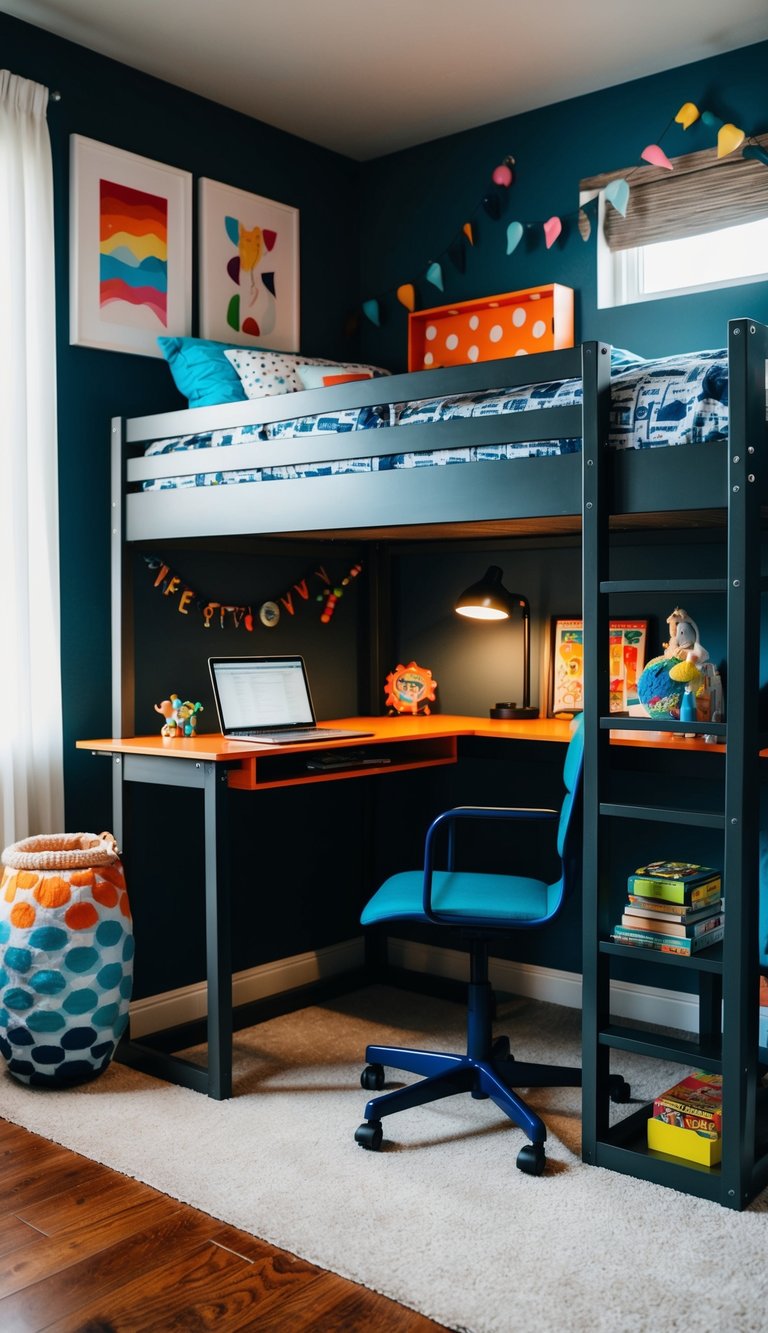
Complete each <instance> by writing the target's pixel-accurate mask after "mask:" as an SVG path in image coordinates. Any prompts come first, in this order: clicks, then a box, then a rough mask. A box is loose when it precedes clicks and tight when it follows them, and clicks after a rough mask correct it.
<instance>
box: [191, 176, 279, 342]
mask: <svg viewBox="0 0 768 1333" xmlns="http://www.w3.org/2000/svg"><path fill="white" fill-rule="evenodd" d="M200 334H201V336H202V337H203V338H211V339H214V340H215V341H218V342H226V343H230V344H232V343H235V344H238V345H240V346H243V347H268V348H270V349H271V350H272V351H276V352H296V351H298V347H299V210H298V208H291V207H289V205H287V204H279V203H276V202H275V201H274V200H273V199H263V198H262V197H261V195H258V194H250V193H249V192H248V191H247V190H237V189H235V188H234V187H233V186H231V185H222V184H220V183H219V182H218V181H212V180H201V181H200Z"/></svg>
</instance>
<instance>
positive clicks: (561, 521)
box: [113, 331, 740, 542]
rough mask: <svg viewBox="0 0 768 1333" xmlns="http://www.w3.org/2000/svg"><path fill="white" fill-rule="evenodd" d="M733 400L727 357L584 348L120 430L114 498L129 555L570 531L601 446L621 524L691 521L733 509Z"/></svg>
mask: <svg viewBox="0 0 768 1333" xmlns="http://www.w3.org/2000/svg"><path fill="white" fill-rule="evenodd" d="M733 336H734V337H738V336H740V335H739V333H737V332H735V331H734V334H733ZM728 387H729V386H728V369H727V355H726V353H725V352H722V353H717V352H707V353H701V354H697V355H695V356H692V357H691V356H689V357H685V358H666V359H664V360H663V361H657V362H642V361H641V360H640V359H639V358H637V357H633V356H632V355H631V354H628V353H616V352H615V351H614V350H613V349H611V348H609V347H608V346H606V345H604V344H600V343H585V344H583V345H582V346H579V347H575V348H570V349H565V350H560V351H555V352H544V353H539V354H536V355H531V356H518V357H512V358H508V359H503V360H498V361H491V362H484V363H480V364H475V365H462V366H455V367H451V368H444V369H438V370H428V371H423V370H422V371H416V372H413V373H410V374H405V375H392V376H381V377H378V378H375V379H370V380H366V381H361V382H357V383H352V384H344V385H340V386H336V387H328V388H322V389H313V390H308V391H304V392H297V393H290V394H283V395H280V396H279V397H268V398H263V399H258V400H255V401H253V400H248V401H245V402H236V403H227V404H223V405H221V406H214V407H196V408H193V409H189V410H187V411H181V412H172V413H164V414H161V415H156V416H151V417H140V418H134V419H132V420H129V421H125V422H123V421H120V420H116V421H115V423H113V445H114V448H115V451H116V452H115V453H113V458H114V473H113V476H114V482H115V486H116V487H118V478H119V479H120V480H119V495H117V496H115V498H116V499H117V500H118V501H119V503H120V505H121V506H122V505H123V504H124V526H125V537H126V539H127V540H128V541H129V542H135V541H158V540H164V539H169V540H175V539H180V538H185V539H186V538H199V537H227V536H236V535H244V534H254V533H258V534H262V535H286V534H292V535H296V536H298V535H302V536H303V535H310V534H323V533H325V534H328V533H332V534H336V535H338V534H339V533H341V532H344V533H348V534H349V535H355V536H358V537H359V536H368V537H376V538H381V537H382V536H387V535H388V536H396V535H415V534H417V533H418V535H421V536H424V535H432V534H438V533H439V532H440V530H441V529H444V528H446V527H450V528H451V531H452V533H454V534H455V533H460V532H464V533H468V532H470V531H471V530H475V531H477V532H478V533H479V532H482V533H483V534H486V533H491V532H499V531H508V530H509V529H508V525H510V524H512V525H514V530H515V531H521V530H522V528H523V526H524V525H527V526H529V527H531V528H532V529H533V530H536V531H539V532H541V531H550V532H568V531H571V532H575V531H578V529H579V526H580V513H581V458H580V453H581V444H582V438H583V436H584V434H585V433H587V434H589V433H590V432H592V433H594V434H595V436H596V437H597V436H599V437H600V438H601V439H607V440H608V442H609V444H610V445H612V446H615V451H616V455H617V457H616V466H615V467H613V468H612V469H611V474H612V481H611V485H612V495H611V508H612V511H613V512H614V513H615V514H616V515H621V516H624V517H625V519H626V521H627V523H628V524H631V523H632V521H633V517H634V521H638V517H639V516H640V515H644V516H647V515H649V514H653V513H656V512H658V511H664V512H665V513H666V514H667V515H668V516H669V518H668V520H667V521H671V516H672V515H673V514H677V515H678V516H680V521H683V522H695V521H697V517H696V516H697V513H698V512H699V511H702V510H705V511H711V510H713V509H717V508H722V507H723V506H724V503H725V497H724V483H723V477H724V466H725V440H726V437H727V433H728V424H727V420H728V406H727V404H728ZM677 444H682V445H685V446H686V447H685V448H684V449H682V450H680V449H678V448H675V447H671V446H673V445H677ZM693 445H695V446H696V447H697V448H698V447H699V446H700V448H701V450H702V451H703V450H706V458H707V462H706V465H705V466H703V467H702V466H699V465H698V463H697V465H696V466H695V467H692V466H691V461H692V459H691V454H690V448H689V447H688V446H693ZM666 446H670V447H666ZM698 457H699V454H698V453H697V459H698ZM457 463H462V464H464V465H462V466H460V467H457V466H455V464H457ZM466 464H469V465H468V466H467V465H466ZM123 477H124V478H125V490H123V481H122V478H123ZM643 521H644V522H648V521H649V520H648V519H647V518H645V519H644V520H643Z"/></svg>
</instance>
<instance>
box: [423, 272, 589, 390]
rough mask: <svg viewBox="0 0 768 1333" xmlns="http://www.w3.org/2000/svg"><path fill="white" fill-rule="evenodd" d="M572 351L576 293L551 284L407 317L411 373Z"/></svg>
mask: <svg viewBox="0 0 768 1333" xmlns="http://www.w3.org/2000/svg"><path fill="white" fill-rule="evenodd" d="M558 347H573V288H571V287H562V286H561V285H560V284H559V283H556V282H554V283H550V284H549V285H548V286H546V287H527V288H525V290H524V291H520V292H503V293H502V294H501V295H500V296H482V297H479V298H478V299H477V300H475V301H461V302H459V303H458V304H455V305H443V306H435V307H434V308H433V309H431V310H416V311H414V313H413V314H411V315H409V317H408V369H409V370H437V369H439V368H440V367H441V366H463V365H467V364H468V363H470V362H472V361H496V360H498V359H499V357H505V356H525V355H527V354H528V353H529V352H552V351H555V350H556V349H557V348H558Z"/></svg>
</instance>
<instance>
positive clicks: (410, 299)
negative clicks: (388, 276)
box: [396, 282, 416, 311]
mask: <svg viewBox="0 0 768 1333" xmlns="http://www.w3.org/2000/svg"><path fill="white" fill-rule="evenodd" d="M396 295H397V299H398V301H399V302H400V304H401V305H404V306H405V308H406V310H411V311H413V310H415V309H416V288H415V287H414V285H413V283H412V282H404V283H403V284H402V286H401V287H398V289H397V292H396Z"/></svg>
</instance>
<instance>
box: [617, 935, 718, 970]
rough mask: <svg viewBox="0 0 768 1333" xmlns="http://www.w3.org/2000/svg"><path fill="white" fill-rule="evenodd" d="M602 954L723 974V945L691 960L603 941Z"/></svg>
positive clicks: (710, 948) (712, 946)
mask: <svg viewBox="0 0 768 1333" xmlns="http://www.w3.org/2000/svg"><path fill="white" fill-rule="evenodd" d="M597 947H598V950H599V952H600V953H607V954H614V955H615V956H616V957H617V958H631V959H634V960H635V961H636V962H643V963H659V964H660V965H661V966H662V967H670V966H672V967H688V968H692V969H693V971H694V972H722V970H723V949H722V945H721V944H710V946H709V948H707V949H702V951H701V953H694V954H691V957H690V958H686V957H684V956H683V955H682V954H679V953H662V952H661V950H660V949H644V948H642V947H635V946H633V945H631V944H614V942H613V940H601V941H600V943H599V944H598V946H597Z"/></svg>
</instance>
